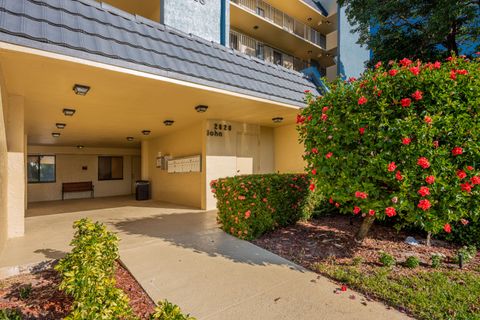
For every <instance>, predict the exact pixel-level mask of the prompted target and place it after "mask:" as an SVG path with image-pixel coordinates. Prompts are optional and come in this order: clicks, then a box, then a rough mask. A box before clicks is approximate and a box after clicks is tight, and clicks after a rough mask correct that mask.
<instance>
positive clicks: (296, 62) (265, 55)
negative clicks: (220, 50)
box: [230, 30, 309, 72]
mask: <svg viewBox="0 0 480 320" xmlns="http://www.w3.org/2000/svg"><path fill="white" fill-rule="evenodd" d="M230 47H231V48H232V49H235V50H237V51H240V52H242V53H244V54H246V55H249V56H251V57H256V58H258V59H262V60H265V61H267V62H270V63H274V64H278V65H281V66H283V67H285V68H287V69H291V70H295V71H299V72H300V71H302V70H304V69H305V68H308V67H309V63H308V62H306V61H304V60H302V59H300V58H297V57H294V56H292V55H289V54H287V53H284V52H282V51H280V50H278V49H275V48H273V47H271V46H269V45H267V44H265V43H263V42H261V41H258V40H256V39H254V38H252V37H249V36H247V35H245V34H242V33H240V32H237V31H234V30H231V31H230Z"/></svg>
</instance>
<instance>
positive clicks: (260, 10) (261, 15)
mask: <svg viewBox="0 0 480 320" xmlns="http://www.w3.org/2000/svg"><path fill="white" fill-rule="evenodd" d="M257 14H258V15H259V16H260V17H263V18H265V10H263V8H260V7H257Z"/></svg>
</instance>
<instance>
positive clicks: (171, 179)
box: [142, 122, 204, 208]
mask: <svg viewBox="0 0 480 320" xmlns="http://www.w3.org/2000/svg"><path fill="white" fill-rule="evenodd" d="M202 128H203V125H202V123H201V122H199V123H198V124H196V125H193V126H190V127H188V128H186V129H183V130H178V131H175V132H172V133H171V134H168V135H165V136H162V137H159V138H156V139H152V140H149V141H148V152H147V151H146V150H145V151H144V150H142V154H144V153H145V154H148V175H149V180H150V181H151V185H152V198H153V199H154V200H158V201H165V202H170V203H176V204H181V205H185V206H191V207H195V208H202V187H203V183H202V181H203V179H202V176H203V174H202V173H203V170H202V172H191V173H168V172H167V171H165V170H161V169H160V168H157V166H156V158H157V156H158V153H159V152H161V154H162V155H170V156H172V157H174V158H179V157H186V156H194V155H201V154H202V146H203V136H204V135H203V130H202ZM143 148H146V144H145V145H142V149H143ZM142 176H143V175H142ZM143 177H144V178H145V176H143Z"/></svg>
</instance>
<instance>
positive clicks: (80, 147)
mask: <svg viewBox="0 0 480 320" xmlns="http://www.w3.org/2000/svg"><path fill="white" fill-rule="evenodd" d="M77 148H78V149H83V148H85V147H84V146H82V145H80V144H79V145H78V146H77Z"/></svg>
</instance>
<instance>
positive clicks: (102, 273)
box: [55, 219, 134, 320]
mask: <svg viewBox="0 0 480 320" xmlns="http://www.w3.org/2000/svg"><path fill="white" fill-rule="evenodd" d="M73 226H74V228H75V229H76V232H75V235H74V238H73V240H72V242H71V243H70V245H71V246H72V247H73V249H72V252H71V253H69V254H67V256H66V257H65V258H63V259H62V260H60V262H59V263H58V265H57V266H56V267H55V269H56V270H57V271H59V272H60V274H61V277H62V282H61V284H60V289H62V290H64V291H65V293H67V294H68V295H70V296H71V297H72V298H73V300H74V302H73V306H72V311H71V313H70V315H68V316H67V317H66V319H74V320H80V319H82V320H90V319H91V320H96V319H132V318H134V317H133V315H132V310H131V308H130V306H129V300H128V297H127V296H126V295H125V293H124V292H123V291H122V290H121V289H119V288H117V287H116V286H115V284H116V282H115V278H114V275H115V260H116V259H118V238H117V236H116V235H115V234H114V233H112V232H109V231H107V229H106V227H105V226H104V225H102V224H101V223H98V222H97V223H93V222H92V221H90V220H88V219H82V220H80V221H77V222H75V223H74V225H73Z"/></svg>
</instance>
